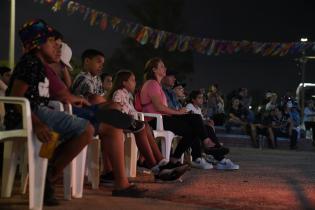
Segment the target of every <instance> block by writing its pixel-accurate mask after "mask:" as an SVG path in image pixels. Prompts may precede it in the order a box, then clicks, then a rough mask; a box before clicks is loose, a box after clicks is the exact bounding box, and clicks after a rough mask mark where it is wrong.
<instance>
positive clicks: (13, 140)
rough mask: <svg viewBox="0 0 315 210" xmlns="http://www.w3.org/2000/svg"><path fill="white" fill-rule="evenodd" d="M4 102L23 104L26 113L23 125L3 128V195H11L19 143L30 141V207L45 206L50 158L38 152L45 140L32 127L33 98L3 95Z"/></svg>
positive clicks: (1, 135)
mask: <svg viewBox="0 0 315 210" xmlns="http://www.w3.org/2000/svg"><path fill="white" fill-rule="evenodd" d="M0 102H2V103H4V104H17V105H21V107H22V116H23V121H22V124H23V125H22V126H23V127H22V129H18V130H10V131H0V142H4V154H3V171H2V188H1V196H2V197H10V196H11V193H12V188H13V183H14V177H15V172H16V166H17V158H18V156H19V152H20V150H19V147H20V146H21V145H22V144H23V143H24V142H25V141H26V142H27V151H28V163H29V164H28V171H29V209H32V210H41V209H42V208H43V196H44V186H45V178H46V170H47V162H48V161H47V159H44V158H41V157H39V155H38V154H39V150H40V147H41V144H42V143H41V142H40V141H39V140H38V139H37V138H36V135H35V134H34V133H33V130H32V119H31V109H30V104H29V101H28V100H27V99H26V98H22V97H0Z"/></svg>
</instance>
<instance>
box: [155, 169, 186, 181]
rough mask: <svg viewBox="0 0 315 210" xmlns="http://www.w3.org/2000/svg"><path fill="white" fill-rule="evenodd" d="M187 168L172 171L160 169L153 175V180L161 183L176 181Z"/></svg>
mask: <svg viewBox="0 0 315 210" xmlns="http://www.w3.org/2000/svg"><path fill="white" fill-rule="evenodd" d="M188 168H189V166H188V165H182V166H179V167H176V168H173V169H162V170H160V172H159V173H158V174H157V175H155V178H156V179H160V180H163V181H173V180H177V179H178V178H180V177H181V176H182V175H183V174H184V173H185V172H186V171H187V170H188Z"/></svg>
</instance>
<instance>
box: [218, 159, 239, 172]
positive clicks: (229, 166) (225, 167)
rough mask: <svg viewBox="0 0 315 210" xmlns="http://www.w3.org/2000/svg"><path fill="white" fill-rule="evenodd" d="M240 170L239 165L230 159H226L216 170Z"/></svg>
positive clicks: (219, 163)
mask: <svg viewBox="0 0 315 210" xmlns="http://www.w3.org/2000/svg"><path fill="white" fill-rule="evenodd" d="M239 168H240V166H239V165H237V164H235V163H233V162H232V161H231V160H230V159H227V158H224V159H223V160H221V161H220V162H218V163H217V165H216V169H218V170H238V169H239Z"/></svg>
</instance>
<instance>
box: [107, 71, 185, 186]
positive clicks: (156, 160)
mask: <svg viewBox="0 0 315 210" xmlns="http://www.w3.org/2000/svg"><path fill="white" fill-rule="evenodd" d="M135 87H136V78H135V75H134V74H133V73H132V72H131V71H129V70H120V71H119V72H117V74H116V75H115V79H114V84H113V88H112V89H111V91H110V93H109V95H108V98H109V99H110V98H111V99H112V100H113V101H114V102H116V103H119V104H120V105H121V107H122V112H123V113H126V114H129V115H133V116H136V113H137V112H136V110H135V108H134V105H133V96H132V94H133V93H134V91H135ZM134 135H135V138H136V144H137V146H138V148H139V150H140V153H141V155H143V157H144V159H145V163H144V164H145V166H146V167H148V168H150V169H151V170H152V172H153V173H154V174H155V177H156V178H158V179H161V180H175V179H177V178H179V177H180V176H181V175H182V174H183V173H185V171H186V170H187V169H188V166H187V165H181V166H178V165H174V164H172V163H168V161H167V160H166V159H165V158H164V157H163V155H162V154H161V152H160V150H159V148H158V146H157V144H156V142H155V139H154V136H153V132H152V130H151V127H150V126H149V125H148V123H147V122H145V129H144V130H142V131H140V132H138V133H134Z"/></svg>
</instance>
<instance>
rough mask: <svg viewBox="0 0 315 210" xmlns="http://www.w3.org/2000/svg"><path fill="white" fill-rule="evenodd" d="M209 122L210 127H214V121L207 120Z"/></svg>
mask: <svg viewBox="0 0 315 210" xmlns="http://www.w3.org/2000/svg"><path fill="white" fill-rule="evenodd" d="M207 122H208V126H211V127H214V121H213V120H211V119H209V120H207Z"/></svg>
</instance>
